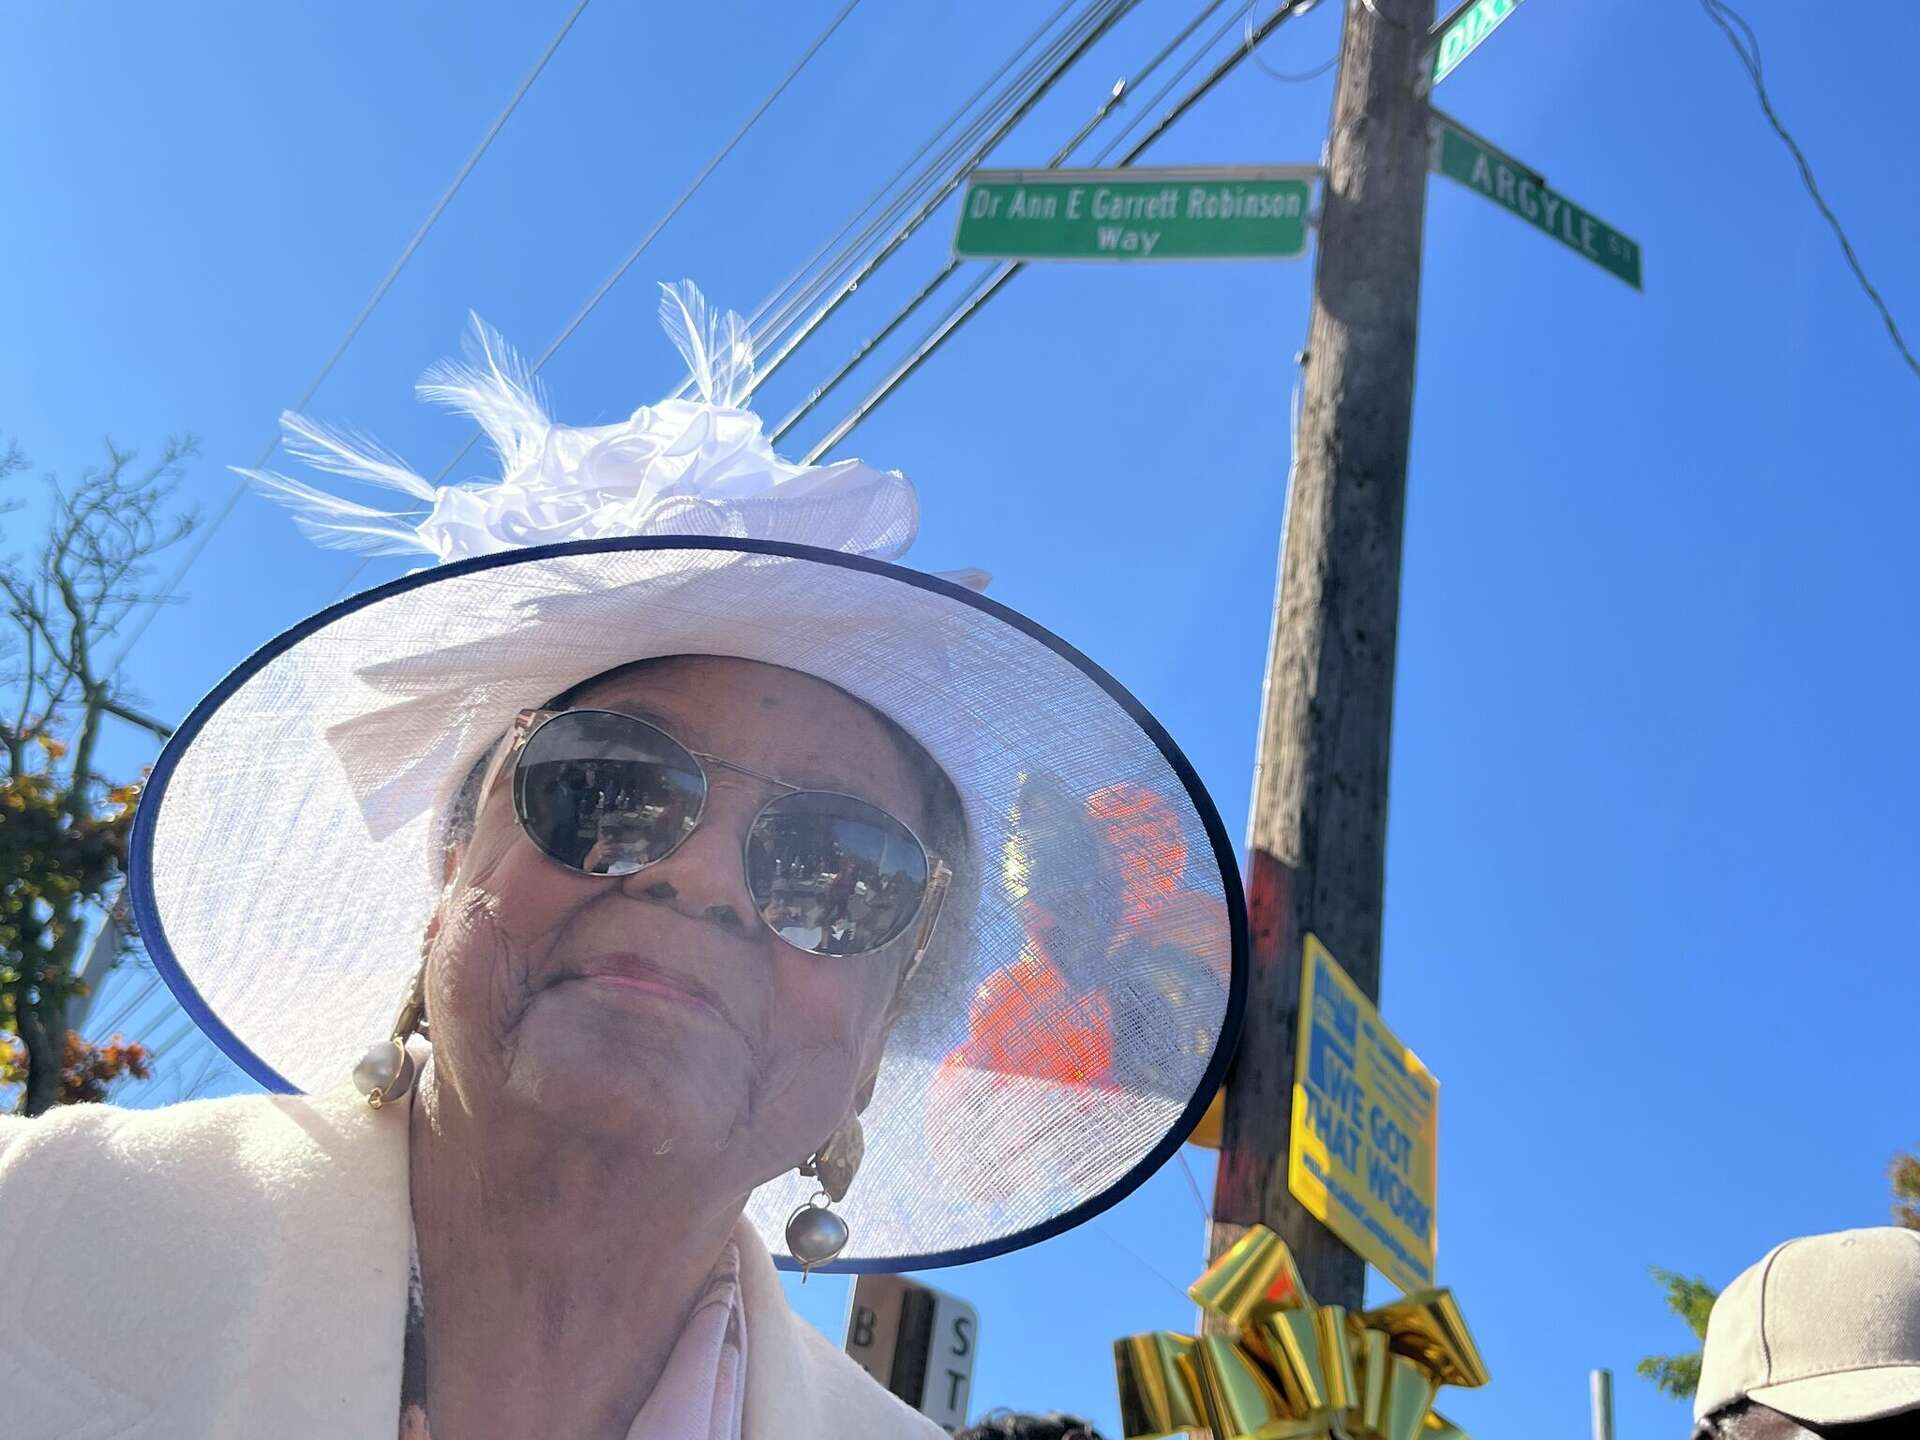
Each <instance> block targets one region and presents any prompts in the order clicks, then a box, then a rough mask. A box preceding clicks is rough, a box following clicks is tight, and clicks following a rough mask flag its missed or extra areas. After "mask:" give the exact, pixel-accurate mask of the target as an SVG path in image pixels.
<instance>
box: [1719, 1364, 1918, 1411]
mask: <svg viewBox="0 0 1920 1440" xmlns="http://www.w3.org/2000/svg"><path fill="white" fill-rule="evenodd" d="M1747 1398H1748V1399H1749V1400H1757V1401H1758V1402H1759V1403H1760V1404H1762V1405H1766V1406H1769V1407H1771V1408H1772V1409H1775V1410H1778V1411H1779V1412H1780V1413H1781V1414H1782V1415H1790V1416H1792V1417H1793V1418H1794V1419H1795V1420H1798V1421H1801V1422H1802V1423H1803V1424H1807V1425H1851V1424H1854V1423H1855V1422H1857V1421H1861V1420H1881V1419H1884V1418H1886V1417H1887V1416H1889V1415H1899V1414H1902V1413H1904V1412H1905V1411H1908V1410H1920V1365H1875V1366H1872V1367H1870V1368H1868V1369H1863V1370H1846V1371H1842V1372H1841V1373H1840V1374H1837V1375H1809V1376H1807V1377H1806V1378H1805V1379H1803V1380H1783V1381H1781V1382H1780V1383H1779V1384H1777V1385H1763V1386H1761V1387H1760V1388H1759V1389H1757V1390H1749V1391H1748V1392H1747Z"/></svg>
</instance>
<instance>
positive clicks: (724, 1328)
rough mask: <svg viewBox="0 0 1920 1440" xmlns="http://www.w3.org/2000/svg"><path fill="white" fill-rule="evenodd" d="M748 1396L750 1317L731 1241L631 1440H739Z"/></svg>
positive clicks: (737, 1255) (636, 1422) (635, 1424)
mask: <svg viewBox="0 0 1920 1440" xmlns="http://www.w3.org/2000/svg"><path fill="white" fill-rule="evenodd" d="M746 1398H747V1316H746V1311H745V1310H744V1309H743V1308H742V1307H741V1304H740V1252H739V1251H738V1250H737V1249H735V1248H734V1246H733V1245H732V1244H731V1243H729V1244H728V1246H727V1248H726V1251H725V1253H723V1254H722V1255H721V1256H720V1263H719V1264H718V1265H717V1266H715V1267H714V1271H713V1274H712V1275H711V1276H709V1277H708V1279H707V1288H706V1289H705V1290H703V1291H701V1293H700V1298H699V1299H698V1300H696V1301H694V1302H693V1313H692V1314H691V1315H689V1316H688V1317H687V1326H686V1329H684V1330H682V1331H681V1332H680V1338H679V1339H678V1340H677V1341H675V1342H674V1346H673V1354H672V1355H670V1356H668V1357H667V1368H666V1369H665V1370H663V1371H662V1372H661V1373H660V1383H659V1384H658V1385H655V1386H654V1387H653V1394H651V1395H649V1396H648V1397H647V1403H646V1404H644V1405H642V1406H641V1407H640V1413H639V1415H637V1416H636V1417H635V1418H634V1422H633V1428H632V1429H631V1430H629V1431H628V1432H627V1440H740V1417H741V1411H742V1407H743V1406H744V1405H745V1403H746Z"/></svg>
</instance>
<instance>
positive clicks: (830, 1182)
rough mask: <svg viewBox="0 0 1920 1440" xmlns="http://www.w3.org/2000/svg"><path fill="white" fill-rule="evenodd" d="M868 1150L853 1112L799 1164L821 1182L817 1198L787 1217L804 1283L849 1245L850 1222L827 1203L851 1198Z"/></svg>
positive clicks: (792, 1248) (789, 1247) (790, 1248)
mask: <svg viewBox="0 0 1920 1440" xmlns="http://www.w3.org/2000/svg"><path fill="white" fill-rule="evenodd" d="M866 1153H867V1137H866V1132H865V1131H863V1130H862V1129H861V1128H860V1117H859V1116H858V1115H849V1116H848V1117H847V1118H846V1119H845V1120H843V1121H841V1122H840V1127H839V1128H838V1129H837V1130H835V1131H834V1132H833V1134H831V1135H829V1136H828V1137H827V1143H826V1144H824V1145H822V1146H821V1147H820V1148H819V1149H818V1150H816V1151H814V1152H813V1155H812V1156H811V1157H810V1158H809V1159H808V1160H807V1162H806V1163H805V1164H804V1165H802V1166H800V1167H799V1173H800V1174H802V1175H805V1176H806V1177H807V1178H808V1179H810V1180H812V1179H817V1180H819V1182H820V1188H819V1190H817V1191H815V1192H814V1195H813V1198H812V1199H811V1200H809V1201H807V1203H806V1204H804V1205H802V1206H801V1207H800V1208H799V1209H798V1210H796V1211H794V1212H793V1214H792V1215H790V1216H788V1217H787V1250H788V1251H789V1252H790V1253H791V1254H792V1256H793V1258H794V1259H796V1260H798V1261H799V1262H800V1283H801V1284H802V1285H804V1284H806V1283H807V1276H808V1275H810V1274H811V1273H812V1272H813V1267H814V1266H816V1265H825V1264H826V1263H827V1262H828V1261H829V1260H831V1259H833V1257H834V1256H836V1255H838V1254H839V1253H840V1252H841V1251H842V1250H844V1249H846V1248H847V1240H848V1238H849V1232H848V1230H847V1222H846V1221H844V1220H842V1219H841V1218H840V1217H839V1216H838V1215H836V1214H834V1213H833V1211H831V1210H829V1209H828V1208H827V1206H829V1205H835V1204H838V1203H839V1202H840V1201H842V1200H844V1199H846V1198H847V1191H849V1190H850V1189H852V1188H853V1177H854V1176H855V1175H857V1174H858V1173H859V1172H860V1162H861V1160H863V1159H864V1158H865V1157H866Z"/></svg>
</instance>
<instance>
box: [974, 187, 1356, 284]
mask: <svg viewBox="0 0 1920 1440" xmlns="http://www.w3.org/2000/svg"><path fill="white" fill-rule="evenodd" d="M1318 173H1319V172H1318V171H1317V170H1315V169H1314V167H1312V166H1310V165H1257V166H1198V167H1191V168H1183V169H1177V170H1144V169H1127V170H976V171H974V173H973V174H972V175H970V176H969V177H968V179H967V192H966V194H965V196H964V197H962V200H961V204H960V227H959V229H958V231H957V232H956V233H955V235H954V238H953V253H954V254H955V255H956V256H959V257H960V258H961V259H968V260H972V259H981V260H1119V261H1127V260H1291V259H1294V258H1296V257H1298V256H1300V255H1303V254H1305V253H1306V249H1307V211H1308V207H1309V202H1310V200H1311V198H1312V191H1313V177H1314V176H1315V175H1316V174H1318Z"/></svg>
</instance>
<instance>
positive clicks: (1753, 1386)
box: [1693, 1226, 1920, 1425]
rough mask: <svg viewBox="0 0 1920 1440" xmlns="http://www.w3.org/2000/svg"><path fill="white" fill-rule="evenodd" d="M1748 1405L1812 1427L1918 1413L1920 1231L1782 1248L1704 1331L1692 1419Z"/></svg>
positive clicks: (1736, 1286)
mask: <svg viewBox="0 0 1920 1440" xmlns="http://www.w3.org/2000/svg"><path fill="white" fill-rule="evenodd" d="M1741 1399H1752V1400H1756V1401H1758V1402H1759V1403H1760V1404H1762V1405H1768V1406H1771V1407H1772V1408H1773V1409H1775V1410H1778V1411H1780V1412H1781V1413H1782V1414H1784V1415H1790V1416H1792V1417H1793V1418H1794V1419H1795V1420H1799V1421H1801V1422H1803V1423H1804V1424H1808V1425H1844V1424H1847V1423H1849V1422H1851V1421H1855V1420H1876V1419H1879V1418H1880V1417H1881V1416H1884V1415H1897V1414H1899V1413H1900V1412H1901V1411H1903V1410H1911V1409H1915V1408H1920V1231H1914V1230H1898V1229H1895V1228H1893V1227H1892V1226H1880V1227H1877V1228H1875V1229H1872V1230H1841V1231H1839V1232H1837V1233H1836V1234H1832V1235H1809V1236H1807V1237H1805V1238H1804V1239H1800V1240H1789V1241H1787V1242H1786V1244H1784V1245H1778V1246H1775V1247H1774V1248H1773V1249H1772V1250H1771V1251H1769V1252H1768V1253H1767V1255H1766V1257H1765V1258H1764V1259H1762V1260H1761V1261H1760V1263H1759V1264H1757V1265H1753V1266H1750V1267H1748V1268H1747V1269H1746V1270H1744V1271H1742V1272H1741V1273H1740V1274H1739V1276H1737V1277H1736V1278H1735V1280H1734V1282H1733V1283H1732V1284H1731V1285H1729V1286H1727V1288H1726V1289H1725V1290H1724V1291H1722V1292H1721V1294H1720V1298H1719V1299H1718V1300H1717V1301H1715V1302H1714V1306H1713V1314H1712V1316H1711V1317H1710V1318H1709V1319H1708V1321H1707V1343H1706V1349H1705V1351H1704V1352H1703V1353H1702V1356H1701V1361H1700V1388H1699V1389H1698V1390H1697V1391H1696V1392H1695V1393H1694V1397H1693V1418H1694V1419H1695V1420H1696V1421H1699V1420H1702V1419H1704V1418H1705V1417H1706V1416H1708V1415H1711V1414H1712V1413H1713V1412H1714V1411H1716V1410H1719V1409H1720V1408H1722V1407H1723V1406H1726V1405H1731V1404H1733V1402H1734V1401H1736V1400H1741Z"/></svg>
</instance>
